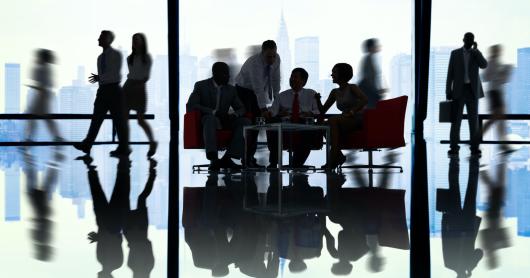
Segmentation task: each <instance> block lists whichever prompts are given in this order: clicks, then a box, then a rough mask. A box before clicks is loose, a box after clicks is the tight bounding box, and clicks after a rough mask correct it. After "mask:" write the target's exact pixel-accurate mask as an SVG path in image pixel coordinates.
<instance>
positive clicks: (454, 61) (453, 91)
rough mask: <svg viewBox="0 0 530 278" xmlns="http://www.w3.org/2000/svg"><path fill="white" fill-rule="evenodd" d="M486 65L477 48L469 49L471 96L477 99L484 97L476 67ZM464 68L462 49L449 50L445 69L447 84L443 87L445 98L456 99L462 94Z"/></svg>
mask: <svg viewBox="0 0 530 278" xmlns="http://www.w3.org/2000/svg"><path fill="white" fill-rule="evenodd" d="M487 66H488V62H487V61H486V59H484V56H482V53H481V52H480V51H479V50H478V49H474V50H471V53H470V57H469V67H468V72H469V80H470V82H471V89H472V92H473V97H475V98H477V99H479V98H482V97H484V91H483V90H482V82H481V80H480V76H479V74H478V69H479V68H481V69H484V68H486V67H487ZM464 70H465V65H464V49H463V48H459V49H455V50H453V51H452V52H451V58H449V69H448V70H447V84H446V87H445V94H446V97H447V99H458V98H460V97H461V96H462V95H463V91H464Z"/></svg>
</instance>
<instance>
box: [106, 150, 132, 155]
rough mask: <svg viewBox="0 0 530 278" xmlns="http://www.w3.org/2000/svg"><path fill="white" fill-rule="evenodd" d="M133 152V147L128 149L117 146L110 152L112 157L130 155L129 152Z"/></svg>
mask: <svg viewBox="0 0 530 278" xmlns="http://www.w3.org/2000/svg"><path fill="white" fill-rule="evenodd" d="M131 152H132V150H131V148H127V149H126V150H123V149H120V148H117V149H115V150H113V151H111V152H110V153H109V154H110V156H112V157H120V156H128V155H129V154H131Z"/></svg>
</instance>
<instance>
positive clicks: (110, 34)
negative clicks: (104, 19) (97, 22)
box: [101, 30, 114, 43]
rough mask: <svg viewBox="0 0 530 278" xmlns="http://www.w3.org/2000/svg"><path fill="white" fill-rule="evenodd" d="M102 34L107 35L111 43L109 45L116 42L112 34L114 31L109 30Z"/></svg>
mask: <svg viewBox="0 0 530 278" xmlns="http://www.w3.org/2000/svg"><path fill="white" fill-rule="evenodd" d="M101 34H103V35H105V36H108V38H109V40H110V42H109V43H112V42H113V41H114V33H112V31H109V30H103V31H101Z"/></svg>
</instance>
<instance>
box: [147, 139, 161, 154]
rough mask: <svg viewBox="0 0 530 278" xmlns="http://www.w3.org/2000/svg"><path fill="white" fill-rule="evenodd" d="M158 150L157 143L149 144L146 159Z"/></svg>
mask: <svg viewBox="0 0 530 278" xmlns="http://www.w3.org/2000/svg"><path fill="white" fill-rule="evenodd" d="M157 148H158V142H156V141H153V142H151V143H149V151H147V157H149V158H150V157H152V156H153V155H155V153H156V149H157Z"/></svg>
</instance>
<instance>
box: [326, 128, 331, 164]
mask: <svg viewBox="0 0 530 278" xmlns="http://www.w3.org/2000/svg"><path fill="white" fill-rule="evenodd" d="M330 136H331V133H330V130H329V126H328V127H326V168H327V169H329V166H330V165H329V152H330V148H331V147H330V145H329V141H330V140H331V139H330V138H331V137H330Z"/></svg>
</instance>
